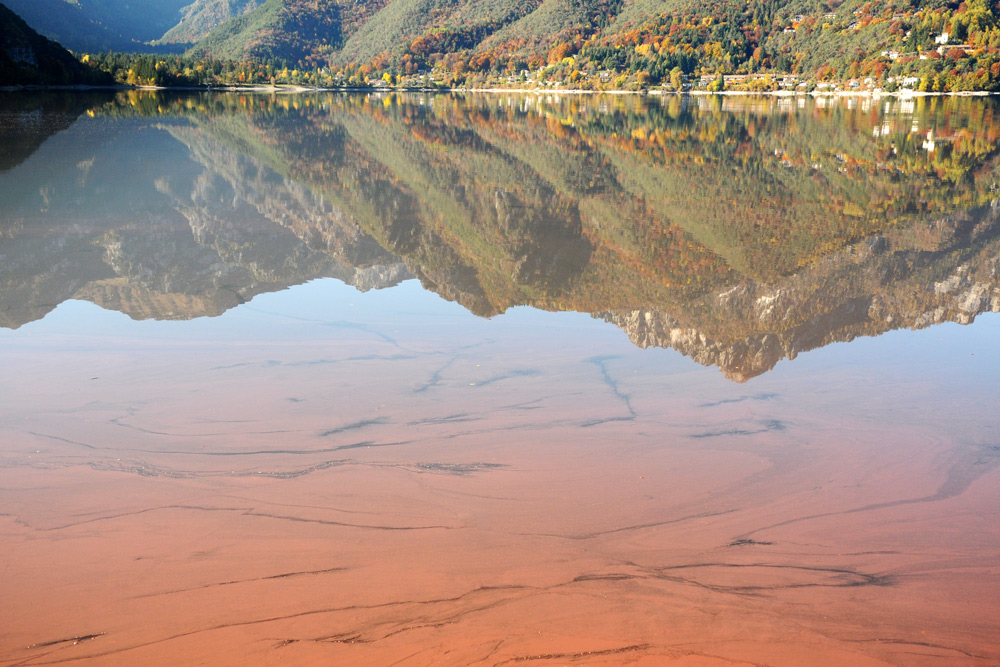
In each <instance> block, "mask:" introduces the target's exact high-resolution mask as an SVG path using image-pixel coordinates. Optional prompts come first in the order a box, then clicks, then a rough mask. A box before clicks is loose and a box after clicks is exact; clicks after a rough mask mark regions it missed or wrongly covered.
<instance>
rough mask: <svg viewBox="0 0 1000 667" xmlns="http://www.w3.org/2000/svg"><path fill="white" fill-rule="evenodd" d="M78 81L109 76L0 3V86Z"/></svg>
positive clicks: (96, 80) (102, 79)
mask: <svg viewBox="0 0 1000 667" xmlns="http://www.w3.org/2000/svg"><path fill="white" fill-rule="evenodd" d="M80 83H92V84H108V83H111V79H110V77H109V76H107V75H104V74H103V73H100V72H95V71H93V70H91V69H90V68H88V67H86V66H85V65H83V64H82V63H80V61H78V60H77V59H76V58H74V57H73V54H71V53H70V52H69V51H67V50H66V49H64V48H62V47H61V46H59V45H58V44H56V43H55V42H53V41H51V40H49V39H46V38H45V37H42V36H41V35H39V34H38V33H37V32H35V31H34V30H32V29H31V28H30V27H29V26H28V24H27V23H25V22H24V20H22V19H21V18H20V17H19V16H17V15H16V14H15V13H14V12H12V11H11V10H9V9H7V7H5V6H3V5H0V86H11V85H25V84H44V85H69V84H80Z"/></svg>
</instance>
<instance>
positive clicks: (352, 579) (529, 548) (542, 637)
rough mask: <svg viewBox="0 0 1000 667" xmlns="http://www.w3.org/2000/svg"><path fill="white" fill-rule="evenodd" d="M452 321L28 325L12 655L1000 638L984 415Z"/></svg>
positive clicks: (6, 635)
mask: <svg viewBox="0 0 1000 667" xmlns="http://www.w3.org/2000/svg"><path fill="white" fill-rule="evenodd" d="M438 342H439V343H441V345H440V346H438V347H437V348H435V346H433V345H429V344H428V345H426V346H424V348H422V349H432V348H435V351H433V352H419V353H408V354H405V355H402V354H398V350H394V349H393V348H392V345H390V344H389V343H384V344H382V343H374V344H372V343H368V344H366V347H365V351H366V355H367V357H369V358H367V359H358V358H356V357H358V356H361V355H359V354H358V350H356V349H351V348H350V347H349V346H348V347H345V348H344V349H340V348H337V347H335V346H330V345H320V344H311V343H303V344H301V345H297V346H294V347H286V348H282V349H280V350H276V349H264V348H262V349H259V350H255V349H244V348H241V349H233V348H231V347H230V348H227V347H226V346H223V345H205V346H202V347H198V346H173V347H171V346H165V347H164V348H162V349H160V350H159V351H157V353H156V354H155V355H148V354H145V353H144V352H143V351H142V350H140V349H128V348H127V346H126V348H125V349H121V348H118V349H116V350H114V351H112V350H110V349H107V350H97V351H93V350H91V351H88V352H82V351H81V352H72V351H68V350H66V351H61V352H53V351H52V350H49V349H44V348H43V347H33V346H31V345H27V344H24V345H20V346H18V345H13V346H12V348H13V350H12V351H11V352H10V353H9V354H7V355H5V358H7V357H8V356H9V357H10V358H11V362H12V363H17V364H19V365H20V366H19V367H20V368H22V369H29V368H30V369H31V370H30V373H29V372H28V371H27V370H24V373H25V375H24V377H25V381H24V383H23V385H22V386H21V387H20V389H19V391H18V392H16V393H15V392H12V391H10V390H9V389H8V391H7V392H5V396H4V404H5V406H6V409H5V413H4V417H3V420H2V422H0V442H2V450H0V508H2V509H0V584H2V590H3V604H2V606H0V664H9V665H13V664H18V665H32V664H54V663H64V662H68V663H88V662H89V663H93V664H101V665H135V664H248V663H252V664H301V665H310V664H315V665H330V664H345V665H346V664H372V665H389V664H399V665H471V664H483V665H520V664H532V665H565V664H586V665H619V664H631V665H679V666H681V665H683V666H702V665H704V666H708V665H733V664H768V665H831V664H850V665H873V666H874V665H897V664H906V665H924V664H926V665H931V664H935V665H939V664H968V665H977V664H981V665H987V664H996V663H997V662H998V661H1000V632H998V628H1000V606H998V605H997V604H996V601H997V600H998V599H1000V527H998V521H997V518H996V517H997V515H996V508H997V506H998V501H1000V470H998V469H1000V449H998V447H997V446H996V445H995V444H994V443H993V442H990V441H988V440H984V439H982V438H981V437H978V436H976V433H977V432H979V431H976V428H981V427H983V425H984V422H983V421H982V420H980V422H978V423H972V424H971V426H970V425H969V424H970V421H969V420H970V419H973V415H974V413H975V411H974V410H973V409H972V408H969V414H967V415H966V414H960V413H958V412H954V411H952V412H949V414H947V415H944V414H938V413H934V414H929V413H923V414H922V416H917V417H915V416H914V415H915V414H916V415H921V411H920V410H919V409H918V408H916V407H914V406H919V405H921V404H928V403H929V402H932V401H933V400H934V393H933V392H934V389H933V388H931V387H928V386H926V385H921V384H915V385H913V386H912V387H907V388H900V387H896V388H894V393H893V395H892V396H891V398H886V397H885V396H884V395H883V396H882V397H881V398H880V399H879V400H878V401H877V403H878V406H877V407H873V405H872V403H871V397H872V396H873V395H875V393H877V392H879V391H880V389H879V388H878V387H875V386H873V387H872V388H870V389H868V390H867V392H866V391H861V390H858V388H857V387H856V386H848V385H847V384H845V382H846V381H845V380H843V379H840V380H838V379H837V377H836V376H833V375H831V376H830V377H827V378H825V379H824V382H825V383H826V384H825V385H824V390H823V391H812V389H814V388H815V385H811V384H810V383H812V382H814V379H810V378H809V377H807V376H805V375H799V376H796V375H794V374H791V373H786V374H783V375H782V374H778V375H775V376H774V377H768V378H760V379H758V380H757V381H755V384H754V385H753V386H749V385H744V386H737V385H729V384H722V382H721V381H720V380H719V378H718V376H717V374H716V373H715V372H713V371H710V370H705V371H702V370H698V371H696V372H685V373H676V372H674V371H672V370H670V369H668V368H666V367H663V368H659V367H658V366H657V363H658V362H657V361H656V360H655V359H653V360H651V359H650V356H649V355H648V354H647V355H645V356H640V355H641V353H639V352H634V353H629V354H626V355H625V356H623V357H621V358H617V359H616V358H609V359H603V360H598V361H594V359H593V357H592V356H588V354H587V350H586V349H584V346H579V348H577V347H574V346H569V348H559V347H558V345H557V344H556V343H548V344H547V345H549V346H550V347H551V349H549V348H548V347H546V346H545V345H540V346H539V347H538V348H537V349H536V350H535V351H534V352H533V353H531V354H528V353H525V352H524V351H523V350H522V349H519V348H517V347H516V346H513V345H509V346H505V344H503V343H497V344H495V345H494V346H493V347H492V348H489V350H488V351H483V352H482V353H480V352H478V351H472V352H470V351H468V350H464V351H463V350H459V349H458V347H457V346H456V345H452V346H451V347H448V346H447V345H446V344H445V343H444V341H438ZM441 350H443V351H441ZM629 355H633V356H629ZM838 383H840V385H839V386H838ZM875 384H877V383H875ZM956 424H963V425H965V426H968V428H967V429H965V430H963V429H960V428H957V427H956Z"/></svg>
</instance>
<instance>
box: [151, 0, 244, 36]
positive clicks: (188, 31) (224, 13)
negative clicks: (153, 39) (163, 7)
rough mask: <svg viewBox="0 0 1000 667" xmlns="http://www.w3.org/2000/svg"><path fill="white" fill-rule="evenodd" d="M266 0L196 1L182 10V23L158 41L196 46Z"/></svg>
mask: <svg viewBox="0 0 1000 667" xmlns="http://www.w3.org/2000/svg"><path fill="white" fill-rule="evenodd" d="M263 2H264V0H194V2H192V3H191V4H189V5H188V6H186V7H184V8H183V9H182V15H181V19H180V22H179V23H177V25H175V26H173V27H171V28H170V29H169V30H167V31H166V33H165V34H164V35H163V36H162V37H160V38H159V39H158V40H157V41H159V42H161V43H164V44H194V43H195V42H197V41H199V40H201V39H203V38H204V37H206V36H207V35H208V34H209V33H210V32H211V31H212V30H214V29H215V28H217V27H218V26H220V25H222V24H223V23H226V22H227V21H229V20H230V19H234V18H237V17H239V16H242V15H243V14H246V13H247V12H249V11H251V10H253V9H256V8H257V7H259V6H260V5H261V4H263Z"/></svg>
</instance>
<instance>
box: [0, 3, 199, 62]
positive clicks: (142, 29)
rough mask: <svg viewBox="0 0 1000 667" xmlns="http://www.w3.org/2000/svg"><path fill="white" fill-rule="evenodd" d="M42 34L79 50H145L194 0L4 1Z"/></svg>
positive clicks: (175, 23) (180, 16)
mask: <svg viewBox="0 0 1000 667" xmlns="http://www.w3.org/2000/svg"><path fill="white" fill-rule="evenodd" d="M4 3H5V4H6V5H7V6H8V7H9V8H10V9H12V10H13V11H14V12H16V13H17V14H18V15H19V16H21V17H22V18H23V19H24V20H25V21H27V23H28V24H29V25H30V26H31V27H32V28H34V29H35V30H37V31H38V32H40V33H41V34H43V35H45V36H46V37H49V38H51V39H54V40H56V41H57V42H59V43H60V44H62V45H63V46H65V47H66V48H68V49H72V50H74V51H84V52H86V51H89V52H94V51H104V50H108V49H112V50H115V51H143V50H149V47H148V46H147V45H146V44H145V43H147V42H150V41H151V40H155V39H157V38H159V37H161V36H162V35H163V34H164V33H165V32H166V31H168V30H169V29H170V28H172V27H174V26H175V25H177V24H178V23H179V22H180V20H181V18H182V14H181V9H182V8H183V7H185V6H186V5H188V4H189V3H190V0H4Z"/></svg>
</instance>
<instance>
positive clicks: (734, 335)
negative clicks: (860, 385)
mask: <svg viewBox="0 0 1000 667" xmlns="http://www.w3.org/2000/svg"><path fill="white" fill-rule="evenodd" d="M4 104H5V106H4V108H3V110H0V137H2V140H3V141H4V142H5V145H6V146H8V147H9V150H5V153H4V155H5V157H4V159H3V161H2V162H0V168H2V169H4V171H3V172H2V173H0V193H2V198H3V201H4V205H3V208H2V211H0V325H2V326H4V327H8V328H17V327H19V326H21V325H23V324H25V323H27V322H31V321H34V320H37V319H39V318H42V317H44V316H45V315H46V314H47V313H48V312H49V311H51V310H52V309H54V308H55V307H56V306H57V305H58V304H59V303H61V302H63V301H65V300H67V299H84V300H88V301H91V302H93V303H96V304H98V305H100V306H102V307H104V308H109V309H114V310H118V311H121V312H123V313H126V314H128V315H129V316H131V317H133V318H140V319H145V318H155V319H188V318H193V317H199V316H206V315H218V314H221V313H222V312H224V311H226V310H227V309H229V308H232V307H233V306H236V305H238V304H240V303H244V302H246V301H248V300H250V299H251V298H253V297H254V296H255V295H257V294H261V293H264V292H269V291H274V290H279V289H282V288H285V287H287V286H290V285H295V284H300V283H303V282H306V281H308V280H311V279H314V278H318V277H335V278H337V279H339V280H342V281H344V282H346V283H349V284H352V285H355V286H356V287H358V288H359V289H362V290H367V289H379V288H384V287H389V286H391V285H395V284H397V283H399V282H400V281H402V280H405V279H408V278H413V277H416V278H418V279H419V280H420V282H421V284H422V285H423V286H424V287H425V288H426V289H429V290H432V291H434V292H436V293H438V294H440V295H441V296H442V297H444V298H446V299H448V300H452V301H457V302H458V303H460V304H462V305H463V306H464V307H465V308H467V309H468V310H469V311H471V312H473V313H475V314H477V315H480V316H491V315H494V314H497V313H501V312H504V311H505V310H506V309H508V308H511V307H513V306H518V305H529V306H532V307H535V308H540V309H546V310H574V311H582V312H588V313H592V314H593V315H594V316H595V317H599V318H602V319H604V320H606V321H608V322H610V323H612V324H614V325H616V326H618V327H620V328H621V329H622V330H624V331H625V332H626V334H627V335H628V336H629V338H630V339H631V340H632V341H633V342H634V343H635V344H636V345H639V346H642V347H646V346H658V347H671V348H674V349H676V350H678V351H680V352H682V353H684V354H685V355H688V356H690V357H691V358H692V359H694V360H695V361H697V362H699V363H702V364H706V365H716V366H718V367H719V368H720V369H721V370H722V371H723V373H725V374H726V376H727V377H729V378H731V379H733V380H737V381H744V380H747V379H749V378H751V377H754V376H756V375H759V374H761V373H764V372H766V371H768V370H770V369H771V368H773V367H774V366H775V364H776V363H777V362H778V361H779V360H781V359H782V358H793V357H795V356H796V355H797V354H798V353H799V352H801V351H804V350H809V349H812V348H817V347H820V346H823V345H827V344H829V343H832V342H836V341H846V340H851V339H852V338H854V337H856V336H862V335H869V336H870V335H878V334H880V333H883V332H885V331H888V330H891V329H897V328H903V327H907V328H921V327H926V326H929V325H932V324H935V323H940V322H945V321H954V322H959V323H963V324H965V323H969V322H971V321H972V320H973V319H974V318H975V316H976V315H977V314H978V313H981V312H984V311H994V312H996V311H1000V215H998V212H997V208H996V207H995V203H996V197H997V194H996V188H997V183H998V175H1000V166H998V164H997V159H996V157H997V152H998V149H1000V122H998V120H1000V119H998V118H997V106H996V104H994V103H993V102H992V101H982V100H962V99H936V98H928V99H925V98H921V99H916V100H907V99H895V98H891V99H882V100H879V99H876V100H839V101H832V102H826V103H823V100H818V101H812V100H795V99H773V98H768V99H757V98H725V99H720V98H679V97H667V98H662V99H661V98H640V97H586V96H571V97H562V98H559V97H558V96H550V95H541V96H516V95H510V96H506V95H502V96H488V97H485V96H484V97H477V96H465V97H463V96H450V95H438V96H425V95H387V96H377V95H339V94H323V95H305V96H280V95H279V96H269V95H253V94H251V95H237V94H225V95H222V94H217V95H207V94H206V95H190V96H176V95H161V94H155V93H145V92H129V93H120V94H118V95H117V96H115V97H113V98H112V97H104V96H86V97H84V96H62V97H60V96H55V95H24V96H9V97H8V98H5V102H4Z"/></svg>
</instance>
